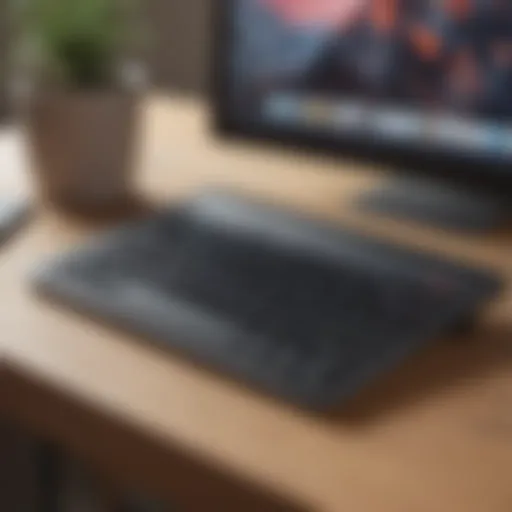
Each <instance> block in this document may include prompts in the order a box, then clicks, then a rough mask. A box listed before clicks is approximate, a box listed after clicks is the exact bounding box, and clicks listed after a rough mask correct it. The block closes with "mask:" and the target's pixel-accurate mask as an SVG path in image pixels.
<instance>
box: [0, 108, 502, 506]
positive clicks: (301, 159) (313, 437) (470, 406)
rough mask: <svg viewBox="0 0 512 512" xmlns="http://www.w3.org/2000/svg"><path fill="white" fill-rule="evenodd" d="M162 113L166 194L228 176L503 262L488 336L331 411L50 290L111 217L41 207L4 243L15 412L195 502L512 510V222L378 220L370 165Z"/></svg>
mask: <svg viewBox="0 0 512 512" xmlns="http://www.w3.org/2000/svg"><path fill="white" fill-rule="evenodd" d="M146 110H147V116H146V120H145V128H144V137H143V138H144V144H143V148H144V150H143V155H142V157H141V165H140V171H141V172H140V173H139V180H140V187H141V190H143V191H144V193H145V194H147V196H148V197H151V198H152V200H154V201H156V202H160V201H168V200H169V199H174V198H177V197H183V196H186V195H188V194H191V193H193V191H194V190H196V189H197V187H199V186H202V185H205V184H207V183H208V184H210V183H228V184H230V185H232V186H233V185H234V186H237V187H241V188H243V189H245V190H248V191H250V192H251V193H255V194H262V195H265V196H267V197H271V198H273V199H276V200H279V201H281V202H283V203H286V204H289V205H290V206H291V207H293V208H298V209H302V210H305V211H308V212H311V213H312V214H313V215H318V216H320V217H328V218H334V219H338V220H339V221H340V222H342V223H343V224H345V225H349V226H353V227H357V228H358V229H361V230H363V231H367V232H369V233H372V234H375V235H376V236H382V237H385V238H387V239H390V240H393V241H395V242H397V243H403V244H410V245H413V246H416V247H417V246H419V247H424V248H428V249H430V250H431V251H433V252H438V253H440V254H444V255H451V256H454V257H456V258H459V259H461V260H465V261H468V262H472V263H476V264H482V265H485V266H488V267H490V268H494V269H496V270H498V271H500V272H501V273H502V274H503V275H504V276H505V278H506V279H508V280H509V282H510V284H511V286H510V287H509V288H508V291H507V292H506V293H505V295H504V297H503V298H502V299H501V300H500V301H498V302H496V303H495V304H494V305H492V307H491V308H490V309H489V311H487V312H485V314H484V315H483V317H482V320H481V321H480V322H479V323H478V325H477V326H476V328H475V330H474V332H473V333H471V334H468V335H466V337H465V338H462V339H458V340H455V339H454V340H441V341H440V343H438V344H436V345H435V346H433V347H432V348H431V349H429V350H427V351H426V352H425V353H423V354H421V355H420V356H418V357H416V358H414V359H412V360H411V361H409V362H408V363H407V364H405V365H404V366H402V367H401V368H400V369H399V370H398V371H397V372H395V373H394V374H393V375H391V376H390V377H388V378H386V379H384V380H382V381H381V382H379V383H378V384H377V385H375V386H372V387H370V388H369V389H368V390H366V391H365V392H363V393H362V394H361V395H360V396H358V397H357V399H355V400H354V401H353V402H352V403H351V404H349V406H348V407H347V408H346V409H344V410H343V411H340V412H339V413H333V414H332V415H330V416H329V417H324V418H321V417H315V416H312V415H309V414H307V413H303V412H299V411H297V410H294V409H292V408H291V407H288V406H286V405H283V404H281V403H277V402H274V401H273V400H272V399H270V398H267V397H265V396H262V395H259V394H257V393H255V392H253V391H251V390H248V389H246V388H244V387H242V386H239V385H238V384H237V383H236V382H233V381H230V380H228V379H225V378H223V377H222V376H220V375H218V374H216V373H212V372H209V371H207V370H204V369H202V368H199V367H197V366H195V365H193V364H191V363H190V362H187V361H186V360H184V359H182V358H180V357H178V356H173V355H171V354H167V353H163V352H161V351H159V350H158V349H155V348H151V347H149V346H147V345H145V344H143V343H140V342H139V341H140V340H137V339H136V338H134V337H133V336H130V335H128V334H125V333H121V332H119V331H115V330H112V329H110V328H108V327H106V326H102V325H98V324H96V323H94V322H93V321H90V320H86V319H82V318H80V317H78V316H75V315H73V314H71V313H68V312H66V311H64V310H61V309H58V308H55V307H53V306H51V305H49V304H46V303H43V302H41V301H39V300H38V299H36V298H35V297H34V296H33V294H32V293H31V291H30V287H29V286H28V283H27V278H28V275H29V274H30V272H31V271H32V270H33V269H34V267H35V266H37V264H38V263H39V262H40V261H41V260H44V258H45V257H47V256H50V255H52V254H54V253H57V252H59V251H61V250H62V249H64V248H66V247H70V246H72V245H74V244H76V243H77V242H78V241H80V240H82V239H83V238H84V237H87V236H88V235H89V234H90V233H91V232H92V231H95V230H96V229H95V228H94V227H93V226H90V225H86V224H84V223H79V222H78V221H73V220H71V219H67V218H65V217H63V216H60V215H59V214H57V213H55V212H52V211H50V210H48V209H46V208H44V207H41V208H40V210H39V213H38V215H37V217H36V219H35V220H34V222H33V223H32V225H31V226H30V228H29V229H27V230H25V231H24V232H23V233H21V234H20V236H18V237H17V238H16V240H14V241H13V242H12V243H11V244H10V246H9V247H8V248H3V249H2V251H1V252H0V302H1V304H2V309H1V324H2V335H1V338H0V349H1V356H2V362H3V364H2V374H1V375H2V376H3V379H4V380H3V381H2V393H0V403H1V405H2V409H3V410H4V412H6V413H8V414H12V415H13V416H15V417H16V418H17V419H19V420H21V421H25V422H28V423H30V425H31V426H33V427H34V428H37V429H39V430H41V431H43V432H44V433H46V434H47V435H48V436H51V437H53V438H55V439H58V440H61V442H63V443H65V444H66V445H68V446H69V447H70V448H71V449H73V450H75V451H77V452H78V453H80V454H83V455H84V456H87V457H90V458H91V459H92V460H95V461H97V462H98V463H101V464H103V466H104V467H105V471H109V472H111V473H112V474H113V473H119V474H122V478H123V479H125V481H137V482H140V483H141V485H142V486H144V488H148V489H151V490H154V491H155V492H157V493H162V494H165V493H168V494H171V493H172V494H174V495H175V496H178V500H179V501H180V502H181V503H182V504H183V505H184V506H185V509H191V510H202V509H203V508H202V507H203V506H204V504H205V503H209V505H210V507H213V508H210V507H209V508H205V510H206V509H210V510H242V508H241V505H240V503H242V501H236V500H243V498H241V497H240V496H242V495H243V492H246V493H250V490H251V489H255V492H256V493H257V494H258V496H260V495H261V496H265V499H267V498H268V499H269V500H270V499H274V498H276V499H277V497H278V498H279V499H283V500H285V501H286V504H289V506H290V509H292V510H293V509H295V510H321V511H332V512H341V511H343V510H347V511H349V510H350V511H351V512H374V511H375V512H377V511H378V512H388V511H389V512H412V511H414V512H422V511H425V512H432V511H436V512H510V511H511V510H512V485H511V482H512V477H511V474H512V234H510V233H509V234H506V233H503V234H497V235H492V236H487V237H484V238H482V239H474V238H473V239H470V238H464V237H462V236H457V235H453V234H448V233H442V232H436V231H435V230H426V229H425V230H421V229H418V226H415V225H413V224H410V225H407V224H404V223H397V222H394V221H391V220H383V219H375V218H372V217H371V216H365V215H363V214H360V213H357V212H356V211H355V210H354V209H352V208H351V207H350V198H351V197H353V196H354V194H355V193H357V192H360V191H361V190H363V189H364V188H365V187H370V186H373V185H375V184H377V182H378V180H379V178H378V177H377V176H375V175H374V173H373V172H372V170H370V169H363V168H357V167H356V166H355V165H348V164H346V165H344V166H343V164H340V162H339V161H336V160H334V159H332V160H331V159H327V158H321V157H316V156H309V155H297V154H293V153H280V152H275V151H274V150H269V149H263V148H253V147H250V146H249V145H244V144H230V145H224V144H223V143H219V142H216V141H212V140H211V139H210V138H209V137H207V136H206V133H205V130H204V128H203V126H204V117H205V112H204V108H203V106H202V105H201V104H199V103H196V102H194V101H191V100H177V99H174V100H173V99H158V100H152V101H149V102H148V105H147V109H146ZM1 140H2V142H0V155H1V156H0V162H1V165H2V172H1V173H0V193H1V192H2V190H5V191H8V192H13V191H17V190H19V191H26V190H27V183H28V180H27V179H26V175H25V174H23V173H19V172H14V171H15V170H16V169H19V168H21V169H25V168H26V165H25V162H24V161H23V160H24V159H23V152H22V150H20V149H19V143H18V142H17V140H16V136H13V135H4V136H3V138H2V139H1ZM340 171H343V172H340ZM6 390H7V393H5V391H6ZM232 483H233V487H232V489H234V488H235V487H236V488H238V489H242V491H243V492H242V493H241V494H240V495H239V496H238V497H237V498H234V497H233V496H234V494H233V496H232V495H231V494H230V492H231V491H230V489H231V487H230V486H231V484H232ZM221 489H222V490H221ZM267 493H268V496H267ZM270 497H272V498H270ZM254 499H256V498H255V497H254V496H253V497H252V498H251V500H254ZM215 500H218V502H217V504H216V505H215V503H216V502H215ZM226 500H227V501H226ZM228 503H229V506H228V505H227V504H228ZM237 503H238V505H236V504H237ZM251 503H254V501H251ZM201 504H202V505H201ZM221 504H223V506H222V505H221ZM230 507H231V508H230ZM270 508H271V507H270V505H269V506H268V507H267V508H262V506H259V510H266V509H268V510H270ZM243 509H244V510H248V507H245V506H244V508H243Z"/></svg>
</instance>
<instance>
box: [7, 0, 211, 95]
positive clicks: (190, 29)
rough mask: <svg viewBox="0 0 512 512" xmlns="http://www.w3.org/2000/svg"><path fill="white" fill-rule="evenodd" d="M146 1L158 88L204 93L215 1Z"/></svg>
mask: <svg viewBox="0 0 512 512" xmlns="http://www.w3.org/2000/svg"><path fill="white" fill-rule="evenodd" d="M0 1H1V0H0ZM146 1H147V4H148V9H149V15H150V19H151V27H152V30H151V34H150V41H149V42H150V43H151V46H152V51H151V52H150V57H149V59H150V63H151V69H152V73H153V77H154V81H155V82H156V84H157V85H161V86H164V87H169V88H174V89H179V90H184V91H187V92H194V93H203V92H205V91H206V89H207V87H208V75H209V53H210V47H211V38H212V30H211V15H212V10H213V3H214V2H215V1H216V0H146ZM153 28H154V30H153Z"/></svg>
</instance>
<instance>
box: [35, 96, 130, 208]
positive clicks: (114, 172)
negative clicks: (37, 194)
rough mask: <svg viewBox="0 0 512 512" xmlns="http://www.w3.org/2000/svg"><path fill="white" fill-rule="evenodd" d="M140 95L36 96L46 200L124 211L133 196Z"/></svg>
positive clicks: (38, 165) (39, 169) (39, 168)
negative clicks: (121, 209)
mask: <svg viewBox="0 0 512 512" xmlns="http://www.w3.org/2000/svg"><path fill="white" fill-rule="evenodd" d="M138 104H139V96H138V95H136V94H129V93H116V92H105V93H102V92H59V93H53V94H52V93H45V94H40V95H36V96H35V97H34V98H32V99H31V101H30V103H29V105H28V109H27V111H26V114H27V132H28V133H27V135H28V142H29V147H30V150H31V151H30V153H31V158H32V164H33V168H34V170H35V172H36V174H37V177H38V181H39V184H40V188H41V191H42V195H43V197H44V198H45V199H46V200H47V201H49V202H51V203H52V204H53V205H55V206H58V207H63V208H66V209H71V210H74V211H80V212H83V213H91V214H97V213H103V212H107V211H113V210H116V209H118V208H124V207H126V205H127V204H128V203H129V202H130V200H131V198H132V192H133V191H132V178H133V172H132V171H133V166H134V157H135V142H136V140H135V136H136V128H137V117H138V116H137V113H138Z"/></svg>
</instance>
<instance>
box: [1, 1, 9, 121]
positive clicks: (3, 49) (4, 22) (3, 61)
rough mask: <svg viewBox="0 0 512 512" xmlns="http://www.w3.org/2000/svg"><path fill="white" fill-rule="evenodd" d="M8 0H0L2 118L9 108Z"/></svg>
mask: <svg viewBox="0 0 512 512" xmlns="http://www.w3.org/2000/svg"><path fill="white" fill-rule="evenodd" d="M7 2H8V0H0V119H1V118H2V117H3V116H4V114H5V113H6V110H7V98H6V91H5V89H6V80H5V78H6V77H5V75H6V72H7V69H6V68H7V13H6V5H7Z"/></svg>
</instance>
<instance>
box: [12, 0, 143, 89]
mask: <svg viewBox="0 0 512 512" xmlns="http://www.w3.org/2000/svg"><path fill="white" fill-rule="evenodd" d="M13 1H14V9H15V16H16V19H17V25H18V27H19V31H20V32H21V35H22V36H21V37H22V39H21V40H22V43H21V51H20V53H21V54H22V55H23V59H24V60H25V61H27V60H28V59H30V61H31V65H32V67H33V68H35V69H37V71H36V73H37V74H39V75H42V76H43V77H44V79H45V80H50V81H58V82H60V83H62V84H65V85H66V86H68V87H75V88H90V87H100V86H105V85H107V84H109V83H111V82H112V80H113V74H114V73H115V67H116V64H117V63H118V61H119V59H120V57H121V55H123V52H126V50H127V48H129V47H130V46H131V45H133V43H134V42H135V41H136V40H138V39H139V36H140V27H139V24H140V16H139V14H140V13H139V12H138V7H140V6H139V5H138V1H137V0H13ZM38 78H39V79H40V78H41V77H40V76H39V77H38Z"/></svg>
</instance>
